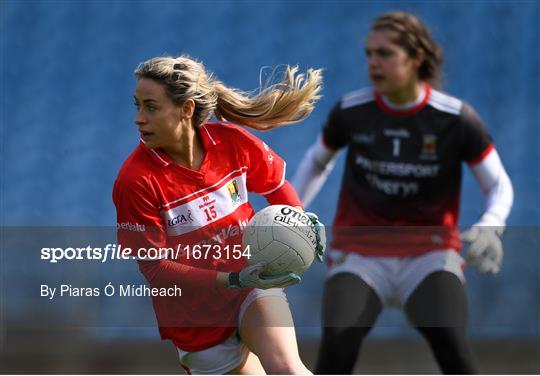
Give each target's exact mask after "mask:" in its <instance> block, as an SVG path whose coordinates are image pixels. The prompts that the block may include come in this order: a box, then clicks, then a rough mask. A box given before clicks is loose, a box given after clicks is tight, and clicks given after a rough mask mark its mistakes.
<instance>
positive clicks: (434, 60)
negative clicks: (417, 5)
mask: <svg viewBox="0 0 540 376" xmlns="http://www.w3.org/2000/svg"><path fill="white" fill-rule="evenodd" d="M371 30H390V31H393V32H395V33H396V35H397V36H396V38H395V39H394V40H393V42H394V43H395V44H397V45H399V46H401V47H403V48H404V49H405V50H406V51H407V53H408V54H409V56H412V57H416V56H418V54H419V52H420V50H422V51H424V54H425V57H424V61H423V62H422V64H421V65H420V67H419V68H418V78H419V79H421V80H422V81H427V82H429V83H430V84H431V85H432V86H434V87H436V88H437V87H439V86H440V76H441V65H442V62H443V53H442V49H441V48H440V47H439V45H438V44H437V43H435V41H434V40H433V38H432V36H431V33H430V31H429V29H428V28H427V27H426V26H425V25H424V24H423V22H422V21H421V20H420V19H419V18H418V17H416V16H415V15H413V14H410V13H406V12H390V13H385V14H383V15H381V16H379V17H377V18H376V19H375V20H374V21H373V24H372V26H371Z"/></svg>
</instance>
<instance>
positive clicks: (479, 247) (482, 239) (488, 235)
mask: <svg viewBox="0 0 540 376" xmlns="http://www.w3.org/2000/svg"><path fill="white" fill-rule="evenodd" d="M503 229H504V227H502V226H473V227H471V228H470V229H468V230H467V231H465V232H463V233H462V234H461V240H462V241H463V242H465V243H469V244H470V246H469V249H468V251H467V262H468V264H469V265H472V266H474V267H475V268H476V270H477V271H478V273H480V274H490V275H493V274H497V273H498V272H499V271H500V270H501V264H502V259H503V248H502V243H501V238H500V235H501V234H502V232H503Z"/></svg>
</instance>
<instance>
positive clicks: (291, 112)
mask: <svg viewBox="0 0 540 376" xmlns="http://www.w3.org/2000/svg"><path fill="white" fill-rule="evenodd" d="M297 72H298V67H296V66H295V67H292V68H291V67H289V66H287V67H286V69H285V72H284V74H283V78H282V79H281V81H280V82H278V83H274V84H271V85H269V86H268V87H263V88H261V89H260V92H259V93H258V94H257V95H255V96H250V95H249V94H248V93H245V92H242V91H240V90H238V89H232V88H228V87H226V86H225V85H224V84H223V83H222V82H220V81H215V82H214V88H215V90H216V93H217V96H218V99H217V106H216V109H215V110H214V112H215V114H216V117H217V118H218V119H220V120H227V121H230V122H232V123H235V124H240V125H243V126H246V127H250V128H253V129H257V130H261V131H265V130H269V129H273V128H276V127H279V126H280V125H285V124H292V123H296V122H299V121H301V120H303V119H305V118H306V117H308V116H309V114H310V113H311V111H313V108H314V104H315V102H316V101H317V100H318V99H319V98H320V96H319V92H320V91H321V87H322V72H321V70H320V69H308V71H307V73H306V74H297ZM271 80H272V77H271V78H270V79H269V81H271Z"/></svg>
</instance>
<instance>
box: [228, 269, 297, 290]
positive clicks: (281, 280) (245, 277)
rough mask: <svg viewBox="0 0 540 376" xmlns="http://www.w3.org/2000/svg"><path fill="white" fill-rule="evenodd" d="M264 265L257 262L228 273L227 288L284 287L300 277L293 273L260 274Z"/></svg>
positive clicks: (292, 283)
mask: <svg viewBox="0 0 540 376" xmlns="http://www.w3.org/2000/svg"><path fill="white" fill-rule="evenodd" d="M264 268H265V265H264V264H263V263H258V264H255V265H250V266H247V267H245V268H244V269H242V270H241V271H240V272H232V273H229V278H228V286H227V287H228V288H229V289H240V288H255V289H263V290H266V289H271V288H284V287H287V286H291V285H294V284H297V283H299V282H300V281H301V280H302V279H301V278H300V276H298V275H296V274H295V273H286V274H281V275H273V276H262V275H261V274H262V273H263V272H264Z"/></svg>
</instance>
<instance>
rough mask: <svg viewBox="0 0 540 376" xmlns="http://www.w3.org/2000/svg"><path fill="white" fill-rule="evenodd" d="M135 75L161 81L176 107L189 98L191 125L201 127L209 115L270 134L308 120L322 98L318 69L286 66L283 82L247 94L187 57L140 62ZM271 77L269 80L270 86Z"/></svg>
mask: <svg viewBox="0 0 540 376" xmlns="http://www.w3.org/2000/svg"><path fill="white" fill-rule="evenodd" d="M135 75H136V76H137V77H138V78H139V79H140V78H148V79H152V80H155V81H158V82H160V83H162V84H163V85H164V86H165V92H166V93H167V95H168V96H169V97H170V98H171V99H172V100H173V101H174V103H176V104H178V105H182V104H183V103H184V102H185V101H186V100H188V99H193V100H194V102H195V112H194V116H193V125H194V126H196V127H199V126H201V125H202V124H204V123H205V122H207V121H208V120H209V119H210V117H211V116H212V113H214V114H215V116H216V118H217V119H218V120H226V121H229V122H231V123H236V124H239V125H243V126H246V127H250V128H253V129H257V130H269V129H273V128H276V127H279V126H280V125H285V124H292V123H296V122H298V121H301V120H303V119H305V118H306V117H308V116H309V114H310V113H311V111H313V107H314V104H315V102H316V101H317V100H318V99H319V98H320V96H319V93H320V91H321V88H322V71H321V70H320V69H308V71H307V73H306V74H298V67H292V68H291V67H289V66H287V67H286V69H285V72H284V74H283V77H282V79H281V81H279V82H277V83H274V84H269V85H267V86H266V87H262V88H260V89H259V93H258V94H256V95H250V94H248V93H246V92H243V91H241V90H238V89H233V88H228V87H226V86H225V85H224V84H223V83H222V82H221V81H218V80H216V79H214V78H213V77H212V74H211V73H207V72H206V70H205V68H204V66H203V64H202V63H200V62H198V61H196V60H194V59H192V58H191V57H189V56H187V55H182V56H179V57H176V58H175V57H171V56H166V57H156V58H153V59H150V60H148V61H145V62H144V63H141V64H139V66H138V67H137V69H136V70H135ZM273 78H274V74H272V75H271V77H270V79H269V80H268V81H269V82H272V80H273Z"/></svg>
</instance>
